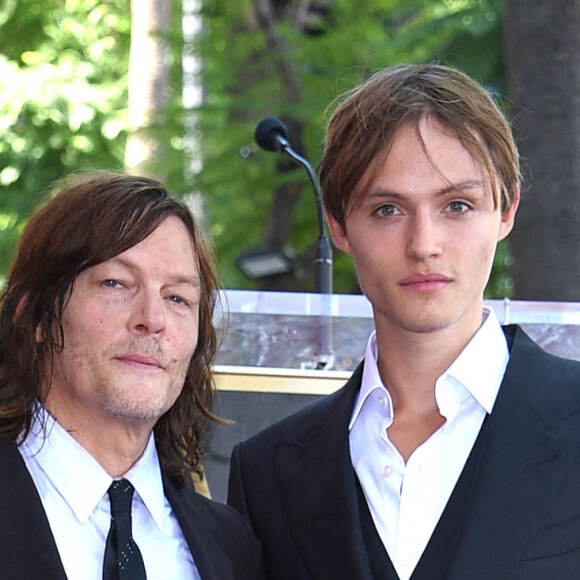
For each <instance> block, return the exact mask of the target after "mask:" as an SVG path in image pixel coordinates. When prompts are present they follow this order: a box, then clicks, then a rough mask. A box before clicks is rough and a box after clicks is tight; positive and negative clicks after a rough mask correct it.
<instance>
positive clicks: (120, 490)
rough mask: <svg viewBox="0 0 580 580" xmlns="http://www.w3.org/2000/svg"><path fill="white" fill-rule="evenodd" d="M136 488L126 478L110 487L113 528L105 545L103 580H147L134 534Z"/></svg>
mask: <svg viewBox="0 0 580 580" xmlns="http://www.w3.org/2000/svg"><path fill="white" fill-rule="evenodd" d="M133 491H134V488H133V486H132V485H131V484H130V483H129V482H128V481H127V480H126V479H119V480H116V481H113V483H112V484H111V487H109V491H108V493H109V498H110V499H111V527H110V529H109V535H108V536H107V544H106V546H105V561H104V563H103V580H147V576H146V574H145V565H144V564H143V558H142V556H141V552H140V551H139V548H138V547H137V544H136V543H135V540H133V534H132V533H131V503H132V501H133Z"/></svg>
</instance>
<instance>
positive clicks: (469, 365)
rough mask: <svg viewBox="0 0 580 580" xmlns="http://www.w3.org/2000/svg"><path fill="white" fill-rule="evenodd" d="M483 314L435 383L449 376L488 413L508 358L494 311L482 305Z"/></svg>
mask: <svg viewBox="0 0 580 580" xmlns="http://www.w3.org/2000/svg"><path fill="white" fill-rule="evenodd" d="M483 317H484V322H483V324H482V325H481V327H480V328H479V330H478V331H477V332H476V333H475V335H474V336H473V338H472V339H471V340H470V341H469V342H468V343H467V346H466V347H465V348H464V349H463V351H462V352H461V354H460V355H459V356H458V357H457V358H456V359H455V360H454V361H453V363H451V366H450V367H449V368H448V369H447V370H446V371H445V373H443V375H442V376H441V377H440V379H439V380H438V381H437V382H438V383H439V382H440V381H444V380H446V379H452V380H453V381H455V382H456V383H458V384H459V385H461V386H462V387H463V388H465V389H466V390H467V391H468V393H469V394H470V395H471V396H472V397H473V398H474V399H475V400H476V401H477V402H478V403H479V404H480V405H481V406H482V407H483V408H484V409H485V411H486V412H487V413H491V411H492V410H493V406H494V404H495V400H496V398H497V394H498V392H499V388H500V386H501V381H502V379H503V376H504V374H505V370H506V367H507V364H508V361H509V350H508V346H507V341H506V338H505V334H504V333H503V330H502V328H501V326H500V323H499V321H498V319H497V316H496V315H495V313H494V311H493V310H492V309H490V308H488V307H486V306H484V309H483Z"/></svg>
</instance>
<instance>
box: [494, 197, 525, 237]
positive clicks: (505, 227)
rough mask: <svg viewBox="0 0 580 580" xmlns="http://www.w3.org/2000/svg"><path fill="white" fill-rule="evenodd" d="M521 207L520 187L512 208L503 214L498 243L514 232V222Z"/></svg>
mask: <svg viewBox="0 0 580 580" xmlns="http://www.w3.org/2000/svg"><path fill="white" fill-rule="evenodd" d="M519 205H520V188H519V187H518V188H517V190H516V192H515V195H514V199H513V201H512V204H511V206H510V207H509V208H508V209H506V210H505V211H503V212H502V214H501V223H500V226H499V235H498V238H497V241H498V242H499V241H501V240H503V239H504V238H506V237H507V235H508V234H509V233H510V232H511V231H512V228H513V227H514V221H515V218H516V212H517V211H518V206H519Z"/></svg>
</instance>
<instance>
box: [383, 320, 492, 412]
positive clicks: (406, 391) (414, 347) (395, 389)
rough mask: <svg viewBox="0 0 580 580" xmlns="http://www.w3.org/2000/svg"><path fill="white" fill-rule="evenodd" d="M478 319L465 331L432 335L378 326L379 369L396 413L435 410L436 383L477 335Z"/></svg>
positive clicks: (445, 330) (466, 326)
mask: <svg viewBox="0 0 580 580" xmlns="http://www.w3.org/2000/svg"><path fill="white" fill-rule="evenodd" d="M480 324H481V318H479V319H477V320H474V321H472V322H471V324H469V325H465V328H463V329H461V328H457V327H453V328H445V329H442V330H439V331H435V332H425V333H418V332H409V331H402V330H400V329H399V330H397V331H396V332H394V331H393V329H392V328H390V327H389V326H388V325H381V324H377V351H378V368H379V373H380V375H381V379H382V381H383V384H384V385H386V386H387V388H388V389H389V392H390V394H391V397H392V399H393V405H394V408H395V410H401V409H416V410H417V411H419V410H421V411H422V412H425V411H426V410H427V409H432V410H435V409H436V403H435V382H436V380H437V379H438V378H439V377H440V376H441V375H442V374H443V373H444V372H445V371H446V370H447V369H448V368H449V366H450V365H451V363H453V361H454V360H455V359H456V358H457V357H458V356H459V354H460V353H461V352H462V350H463V349H464V348H465V346H466V345H467V343H468V342H469V341H470V340H471V338H472V337H473V335H474V334H475V333H476V332H477V330H478V328H479V325H480Z"/></svg>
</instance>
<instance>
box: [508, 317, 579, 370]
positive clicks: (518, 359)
mask: <svg viewBox="0 0 580 580" xmlns="http://www.w3.org/2000/svg"><path fill="white" fill-rule="evenodd" d="M503 330H504V333H505V335H506V339H507V342H508V346H509V350H510V362H509V364H510V366H512V367H517V368H518V370H519V369H520V368H521V369H524V368H525V369H527V370H528V372H544V373H555V378H564V377H565V376H568V377H569V378H570V379H571V380H572V381H576V380H577V379H578V378H579V377H580V361H578V360H572V359H567V358H562V357H560V356H557V355H555V354H552V353H549V352H547V351H546V350H544V349H543V348H542V347H541V346H540V345H539V344H537V343H536V342H535V341H534V340H533V339H532V338H530V337H529V336H528V334H527V333H526V332H525V331H524V330H523V329H522V328H521V327H520V326H519V325H517V324H513V325H510V326H505V327H503Z"/></svg>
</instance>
